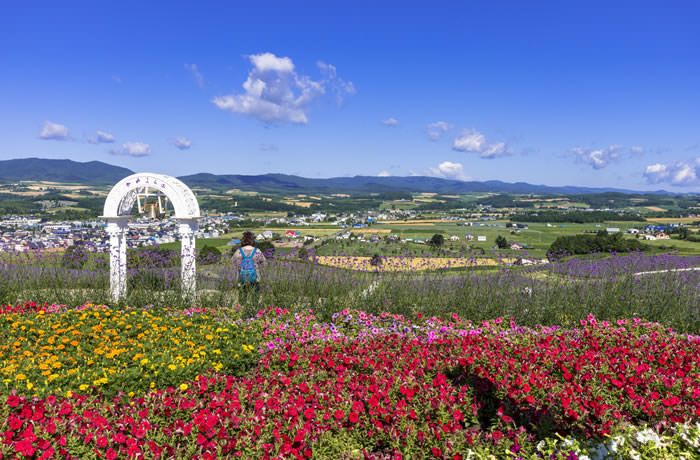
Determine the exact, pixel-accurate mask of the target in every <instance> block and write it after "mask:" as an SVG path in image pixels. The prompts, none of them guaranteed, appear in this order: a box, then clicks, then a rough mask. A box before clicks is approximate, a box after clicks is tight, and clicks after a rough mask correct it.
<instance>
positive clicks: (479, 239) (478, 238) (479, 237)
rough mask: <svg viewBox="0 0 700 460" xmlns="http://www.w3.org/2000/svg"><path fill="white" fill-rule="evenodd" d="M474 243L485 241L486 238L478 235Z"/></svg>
mask: <svg viewBox="0 0 700 460" xmlns="http://www.w3.org/2000/svg"><path fill="white" fill-rule="evenodd" d="M476 241H486V236H484V235H479V236H477V237H476Z"/></svg>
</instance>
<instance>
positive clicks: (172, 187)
mask: <svg viewBox="0 0 700 460" xmlns="http://www.w3.org/2000/svg"><path fill="white" fill-rule="evenodd" d="M152 189H153V190H158V191H159V192H160V193H162V194H164V195H165V196H166V197H168V200H170V202H171V203H172V205H173V209H174V210H175V218H177V220H178V231H179V233H180V240H181V243H182V250H181V253H180V254H181V264H182V287H183V292H184V294H186V295H189V294H194V292H195V288H196V264H195V238H194V234H195V232H196V231H197V218H198V217H199V216H200V215H199V204H198V203H197V197H195V195H194V193H193V192H192V190H190V188H189V187H188V186H187V185H185V184H184V183H183V182H182V181H180V180H178V179H176V178H174V177H171V176H166V175H165V174H153V173H137V174H132V175H131V176H128V177H125V178H124V179H122V180H120V181H119V182H118V183H117V184H116V185H115V186H114V187H112V190H110V192H109V194H108V195H107V199H106V201H105V207H104V215H103V216H102V217H103V218H105V219H106V220H107V234H108V235H109V281H110V292H111V294H112V299H113V300H114V301H115V302H117V301H119V299H120V298H121V297H123V296H125V295H126V238H127V232H128V223H129V217H130V216H131V210H132V208H133V206H134V202H136V199H137V197H138V196H139V195H140V194H145V193H146V192H148V190H152Z"/></svg>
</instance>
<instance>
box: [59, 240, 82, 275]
mask: <svg viewBox="0 0 700 460" xmlns="http://www.w3.org/2000/svg"><path fill="white" fill-rule="evenodd" d="M87 261H88V250H87V248H86V247H85V246H84V245H83V244H80V243H76V244H74V245H72V246H68V247H67V248H66V251H65V252H64V253H63V257H62V258H61V265H63V266H64V267H66V268H74V269H77V268H83V266H84V265H85V263H86V262H87Z"/></svg>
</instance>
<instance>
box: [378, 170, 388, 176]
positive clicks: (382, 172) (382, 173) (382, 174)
mask: <svg viewBox="0 0 700 460" xmlns="http://www.w3.org/2000/svg"><path fill="white" fill-rule="evenodd" d="M377 176H379V177H389V176H391V173H389V171H386V170H385V171H381V172H380V173H379V174H377Z"/></svg>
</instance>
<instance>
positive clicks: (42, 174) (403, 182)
mask: <svg viewBox="0 0 700 460" xmlns="http://www.w3.org/2000/svg"><path fill="white" fill-rule="evenodd" d="M130 174H133V171H131V170H130V169H127V168H122V167H119V166H113V165H110V164H107V163H103V162H101V161H90V162H87V163H80V162H77V161H72V160H48V159H41V158H22V159H16V160H5V161H0V182H5V183H7V182H17V181H20V180H49V181H56V182H74V183H78V184H86V185H105V184H107V185H109V184H116V183H117V182H118V181H120V180H121V179H123V178H124V177H126V176H128V175H130ZM178 179H180V180H182V181H183V182H184V183H185V184H187V185H189V186H190V187H195V186H199V187H206V188H211V189H215V190H226V189H232V188H237V189H241V190H247V191H256V192H264V193H265V192H266V193H372V192H435V193H443V194H459V193H474V192H477V193H479V192H480V193H484V192H490V193H533V194H540V195H543V194H544V195H546V194H584V193H604V192H621V193H654V194H669V192H666V191H664V190H658V191H654V192H648V191H647V192H636V191H633V190H625V189H618V188H611V187H601V188H593V187H575V186H563V187H551V186H547V185H533V184H528V183H525V182H516V183H508V182H501V181H497V180H491V181H485V182H476V181H470V182H463V181H458V180H449V179H441V178H438V177H425V176H409V177H393V176H392V177H377V176H355V177H333V178H328V179H311V178H306V177H299V176H292V175H287V174H262V175H258V176H249V175H240V174H224V175H217V174H210V173H199V174H192V175H188V176H181V177H179V178H178Z"/></svg>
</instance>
